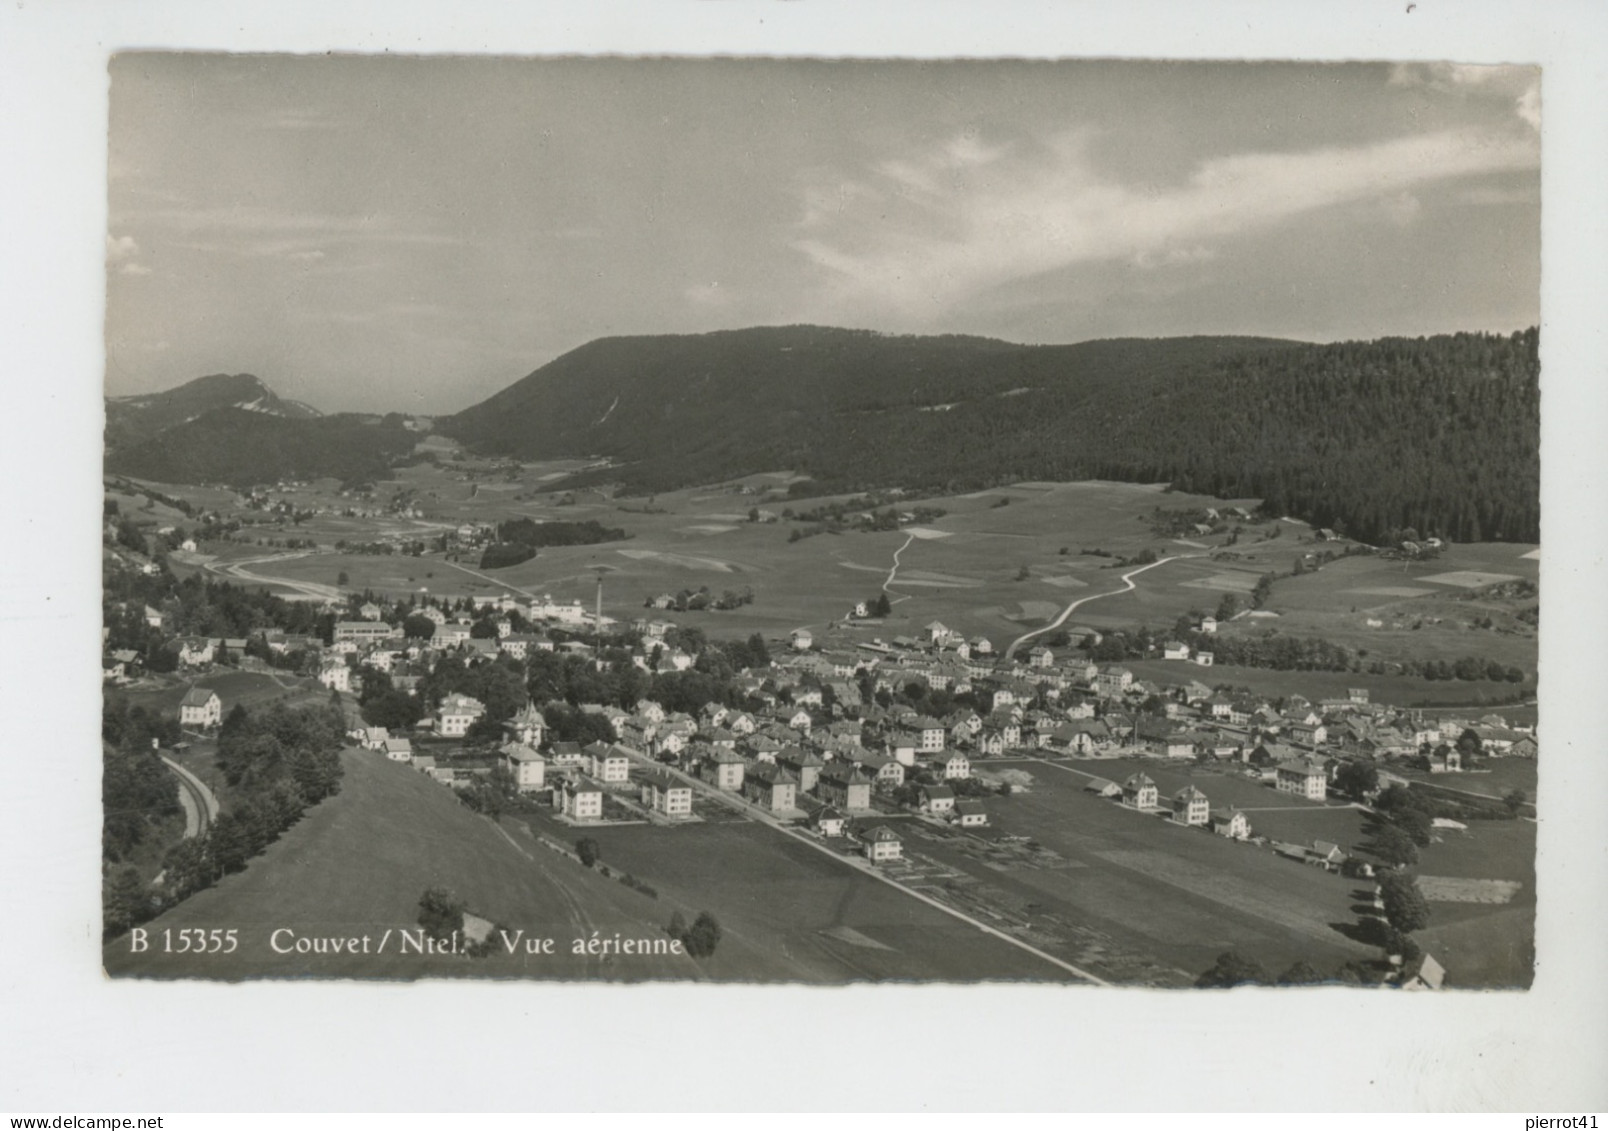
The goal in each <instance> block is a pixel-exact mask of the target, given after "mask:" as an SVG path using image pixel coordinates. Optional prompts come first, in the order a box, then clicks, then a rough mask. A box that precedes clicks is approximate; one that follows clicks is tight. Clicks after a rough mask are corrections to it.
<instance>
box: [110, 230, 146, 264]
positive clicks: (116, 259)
mask: <svg viewBox="0 0 1608 1131" xmlns="http://www.w3.org/2000/svg"><path fill="white" fill-rule="evenodd" d="M139 253H140V245H139V244H138V243H136V242H135V241H134V237H133V236H113V235H108V236H107V237H106V262H108V263H123V262H126V261H128V260H130V259H133V258H134V257H135V256H136V255H138V254H139Z"/></svg>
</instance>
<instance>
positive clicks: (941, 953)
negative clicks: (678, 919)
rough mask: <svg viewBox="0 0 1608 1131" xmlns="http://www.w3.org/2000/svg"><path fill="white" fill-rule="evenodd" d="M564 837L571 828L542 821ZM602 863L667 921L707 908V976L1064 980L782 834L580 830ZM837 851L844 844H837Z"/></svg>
mask: <svg viewBox="0 0 1608 1131" xmlns="http://www.w3.org/2000/svg"><path fill="white" fill-rule="evenodd" d="M536 823H537V826H538V827H541V828H543V829H544V831H547V832H548V833H549V835H552V836H555V837H558V836H563V837H565V838H566V839H569V838H573V837H574V836H576V835H577V832H576V830H573V829H564V828H563V827H562V826H560V825H558V824H556V823H555V822H552V821H550V820H548V819H545V818H537V822H536ZM587 835H590V836H592V837H593V838H594V839H595V840H596V841H597V842H598V845H599V849H600V851H601V855H602V860H603V862H605V863H607V864H609V865H610V866H612V867H615V868H620V869H623V870H625V871H627V872H629V873H631V874H632V875H633V876H636V877H637V878H638V879H641V880H645V881H647V882H648V883H649V884H651V885H652V886H653V887H654V888H655V889H657V890H658V892H659V896H660V899H659V902H660V904H661V905H662V906H663V908H664V915H665V916H666V917H668V915H669V914H670V910H671V909H672V908H677V909H680V910H681V911H682V913H683V914H684V915H686V917H687V919H688V920H689V921H690V920H691V919H692V918H693V916H694V915H695V914H696V913H697V912H698V911H702V910H708V911H710V912H711V913H713V914H714V916H715V917H716V918H717V919H718V920H719V921H720V924H721V927H722V929H723V930H724V932H725V934H724V937H723V939H722V941H721V944H720V949H719V951H717V952H716V954H715V955H714V956H713V957H712V958H710V959H708V960H706V961H705V962H704V964H703V965H704V969H705V970H706V972H707V973H708V975H709V976H710V977H713V978H721V979H733V980H737V979H755V980H763V981H791V980H806V981H832V982H840V981H854V980H861V979H873V980H881V979H906V978H910V979H927V980H932V979H938V980H948V981H976V980H983V979H989V980H992V979H1033V980H1048V981H1068V980H1071V979H1070V976H1069V975H1068V974H1067V973H1066V972H1065V971H1064V970H1061V969H1059V968H1057V967H1055V966H1052V965H1051V964H1049V963H1047V962H1044V961H1043V960H1042V959H1039V958H1035V957H1034V956H1033V955H1031V954H1029V953H1027V952H1025V951H1022V950H1019V949H1017V948H1015V947H1013V946H1011V945H1010V944H1008V943H1006V942H1004V941H1002V940H1000V939H996V938H993V937H992V936H990V935H987V934H985V933H983V932H982V931H979V930H977V929H976V928H974V927H971V926H969V925H967V924H965V923H962V922H960V921H958V920H956V919H953V918H951V917H950V916H948V915H945V914H944V913H943V912H941V911H939V910H937V909H936V908H932V907H929V906H927V905H925V904H923V903H921V902H920V901H918V900H915V899H912V898H911V897H909V896H908V895H905V894H904V893H902V892H900V891H898V890H896V889H894V888H892V887H889V886H888V885H886V884H883V883H881V882H879V881H877V880H875V879H873V878H871V877H870V876H867V875H865V874H864V873H862V872H860V871H858V870H857V869H854V868H851V867H849V866H847V865H844V864H839V863H835V862H834V861H832V860H831V859H829V858H828V857H827V856H825V855H823V854H822V853H820V852H818V851H816V850H814V849H812V848H810V847H808V846H806V845H803V844H799V843H797V842H795V841H793V840H792V839H790V838H789V837H787V836H786V835H785V834H783V833H779V832H777V831H775V830H774V829H770V828H767V827H765V826H764V825H761V824H758V823H753V822H748V821H724V822H720V823H708V824H699V825H683V826H679V827H676V828H662V827H652V826H645V825H634V826H630V827H624V828H611V829H599V830H596V831H595V832H590V833H588V834H587ZM841 847H842V848H844V849H846V848H847V847H848V845H847V844H841Z"/></svg>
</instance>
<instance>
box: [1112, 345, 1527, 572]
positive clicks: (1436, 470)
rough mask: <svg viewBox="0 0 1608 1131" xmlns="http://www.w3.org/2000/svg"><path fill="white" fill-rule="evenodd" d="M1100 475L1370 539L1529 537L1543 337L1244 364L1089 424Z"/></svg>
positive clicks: (1252, 358) (1328, 351) (1305, 353)
mask: <svg viewBox="0 0 1608 1131" xmlns="http://www.w3.org/2000/svg"><path fill="white" fill-rule="evenodd" d="M1088 426H1092V427H1093V429H1094V435H1092V436H1091V437H1090V439H1091V441H1092V442H1093V445H1094V446H1095V447H1096V448H1097V449H1098V448H1100V447H1101V446H1102V444H1101V439H1102V438H1101V437H1100V435H1099V433H1100V432H1104V433H1105V436H1104V445H1103V446H1104V448H1105V455H1106V461H1107V462H1104V463H1102V464H1097V465H1096V466H1095V468H1094V470H1095V472H1096V474H1099V475H1103V476H1107V477H1110V478H1121V479H1128V478H1134V479H1144V480H1167V481H1169V482H1171V483H1173V484H1174V485H1176V486H1177V487H1178V488H1179V489H1180V490H1186V491H1197V492H1201V493H1204V494H1214V495H1223V496H1257V497H1261V498H1264V499H1266V500H1267V504H1268V507H1269V509H1272V510H1276V511H1278V512H1280V513H1285V514H1293V515H1298V516H1300V517H1302V518H1305V519H1307V520H1308V521H1310V522H1313V523H1315V524H1317V525H1319V526H1333V527H1336V528H1340V529H1343V530H1344V531H1345V532H1347V533H1349V534H1351V535H1352V536H1354V537H1358V538H1362V539H1364V540H1369V541H1377V540H1379V539H1381V538H1382V537H1383V536H1384V535H1385V533H1386V532H1387V531H1390V530H1394V529H1401V528H1407V527H1412V528H1415V529H1417V530H1419V531H1421V532H1423V533H1424V534H1426V535H1427V534H1430V533H1435V534H1439V535H1441V536H1442V537H1446V538H1450V539H1452V540H1454V541H1458V542H1483V541H1520V542H1537V541H1539V540H1540V537H1541V534H1540V527H1541V498H1540V492H1541V459H1540V451H1541V405H1540V356H1539V335H1538V333H1537V331H1535V330H1534V329H1531V330H1527V331H1524V332H1522V333H1518V334H1513V335H1511V336H1508V337H1503V336H1499V335H1490V334H1456V335H1449V336H1442V337H1434V338H1420V339H1401V338H1387V339H1383V340H1381V341H1377V342H1343V343H1337V344H1335V345H1327V346H1304V347H1301V348H1299V349H1295V350H1289V351H1285V352H1282V353H1279V354H1277V355H1268V354H1262V355H1246V356H1243V357H1239V358H1235V359H1232V360H1229V361H1226V362H1223V363H1221V364H1219V365H1216V366H1214V367H1213V368H1212V369H1211V370H1210V371H1209V372H1206V373H1204V374H1201V375H1200V376H1198V377H1197V378H1196V379H1195V380H1192V381H1189V382H1186V383H1180V384H1176V385H1164V384H1163V385H1154V386H1152V387H1150V388H1149V389H1145V390H1136V391H1135V392H1134V395H1133V396H1131V397H1129V398H1127V399H1126V401H1125V403H1118V404H1114V405H1113V411H1112V412H1111V414H1110V415H1109V416H1106V417H1104V418H1103V419H1102V418H1100V417H1096V418H1095V419H1094V420H1091V421H1089V422H1086V427H1088Z"/></svg>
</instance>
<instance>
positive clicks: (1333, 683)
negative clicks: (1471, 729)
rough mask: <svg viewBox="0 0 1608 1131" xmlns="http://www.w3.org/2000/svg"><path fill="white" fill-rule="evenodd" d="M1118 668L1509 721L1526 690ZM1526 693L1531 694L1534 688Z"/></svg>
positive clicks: (1393, 678) (1357, 677)
mask: <svg viewBox="0 0 1608 1131" xmlns="http://www.w3.org/2000/svg"><path fill="white" fill-rule="evenodd" d="M1080 612H1081V610H1080ZM1079 619H1080V620H1081V619H1082V618H1081V617H1080V618H1079ZM1122 666H1123V667H1125V668H1127V669H1128V670H1129V671H1131V672H1133V674H1134V678H1135V679H1148V680H1153V681H1155V682H1156V683H1158V684H1161V685H1162V686H1169V685H1173V684H1181V683H1188V682H1189V681H1190V680H1199V681H1200V682H1201V683H1204V684H1206V685H1207V686H1208V687H1222V686H1227V687H1243V688H1245V689H1246V690H1247V691H1250V692H1251V693H1253V694H1256V695H1265V696H1268V697H1269V698H1274V699H1277V698H1282V697H1283V696H1286V695H1304V696H1306V697H1307V698H1308V699H1311V700H1312V701H1313V702H1317V701H1318V700H1319V699H1339V698H1344V697H1345V695H1346V692H1347V690H1348V689H1349V688H1353V687H1364V688H1367V689H1368V692H1369V694H1370V696H1371V697H1372V699H1373V701H1374V702H1376V703H1390V704H1392V705H1394V706H1398V707H1428V706H1434V705H1449V706H1457V707H1465V708H1469V709H1475V710H1477V711H1478V713H1480V714H1486V713H1488V712H1491V711H1495V712H1496V713H1498V714H1504V715H1508V716H1510V717H1511V718H1513V719H1517V718H1518V717H1519V716H1518V715H1517V714H1516V713H1514V712H1513V710H1512V708H1511V707H1510V706H1504V704H1506V703H1507V701H1509V700H1511V699H1513V698H1514V697H1515V696H1518V695H1521V694H1525V691H1524V686H1528V685H1520V684H1513V683H1496V682H1493V681H1491V680H1484V679H1477V680H1469V681H1464V680H1460V679H1446V680H1437V679H1420V678H1418V677H1416V676H1404V675H1371V674H1369V673H1367V672H1302V671H1277V670H1275V669H1273V668H1242V667H1235V666H1232V665H1229V664H1215V665H1213V666H1212V667H1209V668H1203V667H1198V666H1197V665H1195V664H1191V663H1187V662H1182V661H1173V660H1130V661H1127V662H1125V663H1124V664H1123V665H1122ZM1528 694H1529V695H1531V696H1533V695H1534V690H1533V688H1532V689H1531V690H1530V691H1529V692H1528ZM1463 713H1465V714H1466V713H1467V711H1464V712H1463Z"/></svg>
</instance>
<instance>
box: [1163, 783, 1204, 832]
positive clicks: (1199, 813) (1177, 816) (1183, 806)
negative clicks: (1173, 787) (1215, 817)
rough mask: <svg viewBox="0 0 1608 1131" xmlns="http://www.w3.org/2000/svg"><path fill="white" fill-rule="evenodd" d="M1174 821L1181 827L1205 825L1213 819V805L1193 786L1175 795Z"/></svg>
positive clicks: (1173, 800)
mask: <svg viewBox="0 0 1608 1131" xmlns="http://www.w3.org/2000/svg"><path fill="white" fill-rule="evenodd" d="M1172 802H1173V820H1175V821H1177V822H1178V823H1179V824H1180V825H1204V824H1206V822H1207V821H1208V820H1209V819H1210V818H1211V803H1210V802H1209V801H1207V800H1206V795H1205V794H1204V793H1202V792H1201V791H1200V790H1198V789H1196V788H1195V787H1194V786H1192V785H1186V786H1184V788H1183V789H1180V790H1179V791H1178V792H1177V793H1175V794H1173V799H1172Z"/></svg>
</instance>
